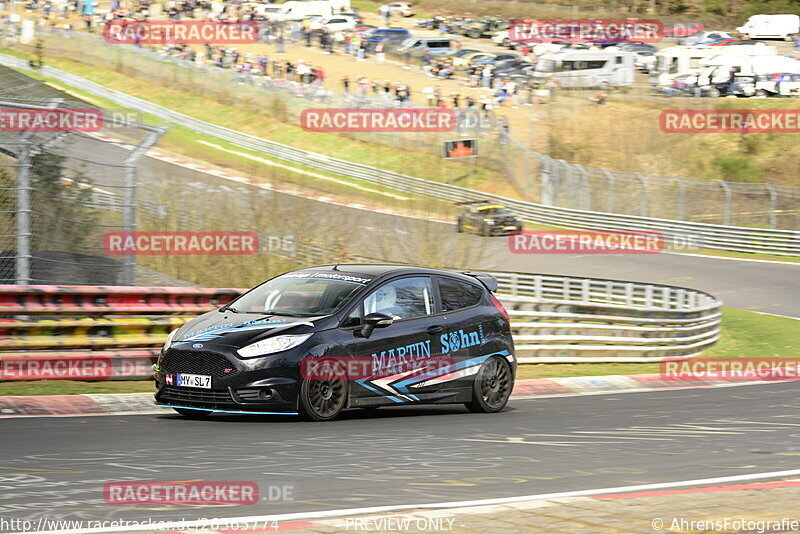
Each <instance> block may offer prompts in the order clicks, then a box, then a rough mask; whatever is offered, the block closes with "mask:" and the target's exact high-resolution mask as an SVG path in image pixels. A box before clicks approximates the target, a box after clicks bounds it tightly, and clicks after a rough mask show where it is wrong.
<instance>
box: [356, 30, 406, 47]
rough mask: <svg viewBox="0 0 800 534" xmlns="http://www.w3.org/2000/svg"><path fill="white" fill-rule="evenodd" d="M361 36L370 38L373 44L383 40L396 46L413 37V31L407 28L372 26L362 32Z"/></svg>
mask: <svg viewBox="0 0 800 534" xmlns="http://www.w3.org/2000/svg"><path fill="white" fill-rule="evenodd" d="M361 36H362V37H364V38H366V39H368V40H369V43H370V44H371V45H375V44H377V43H379V42H383V43H385V44H388V45H392V46H396V45H399V44H401V43H402V42H403V41H405V40H407V39H409V38H411V32H410V31H408V30H407V29H405V28H370V29H368V30H366V31H364V32H362V33H361Z"/></svg>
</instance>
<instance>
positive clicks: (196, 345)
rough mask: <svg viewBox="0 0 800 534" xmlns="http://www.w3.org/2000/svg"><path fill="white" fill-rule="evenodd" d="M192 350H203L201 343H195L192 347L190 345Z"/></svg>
mask: <svg viewBox="0 0 800 534" xmlns="http://www.w3.org/2000/svg"><path fill="white" fill-rule="evenodd" d="M192 348H193V349H202V348H203V344H202V343H195V344H194V345H192Z"/></svg>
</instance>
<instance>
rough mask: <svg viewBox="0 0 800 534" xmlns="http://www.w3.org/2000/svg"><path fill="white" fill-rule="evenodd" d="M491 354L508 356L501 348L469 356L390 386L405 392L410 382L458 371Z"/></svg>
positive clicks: (489, 356) (486, 358)
mask: <svg viewBox="0 0 800 534" xmlns="http://www.w3.org/2000/svg"><path fill="white" fill-rule="evenodd" d="M492 356H508V351H507V350H501V351H500V352H493V353H491V354H485V355H483V356H476V357H475V358H470V359H469V360H464V361H463V362H456V363H455V364H453V365H448V366H447V367H442V368H440V369H437V371H439V372H438V374H436V375H428V374H426V375H425V378H420V377H419V376H415V377H412V378H408V379H406V380H403V381H401V382H398V383H397V384H392V386H393V387H395V388H397V389H399V390H400V391H402V392H404V393H405V392H407V391H408V386H410V385H412V384H416V383H419V382H425V381H426V380H431V379H434V378H437V377H440V376H443V375H446V374H449V373H453V372H455V371H460V370H461V369H466V368H467V367H471V366H473V365H477V364H479V363H483V362H485V361H486V360H488V359H489V358H491V357H492Z"/></svg>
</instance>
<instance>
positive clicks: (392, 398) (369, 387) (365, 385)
mask: <svg viewBox="0 0 800 534" xmlns="http://www.w3.org/2000/svg"><path fill="white" fill-rule="evenodd" d="M356 383H357V384H361V385H362V386H364V387H365V388H367V389H368V390H370V391H372V392H373V393H377V394H378V395H380V396H381V397H386V398H387V399H391V400H393V401H394V402H397V403H399V404H403V403H404V402H406V401H404V400H403V399H398V398H397V397H395V396H393V395H387V394H386V393H385V392H383V391H380V390H378V389H375V388H374V387H372V386H369V385H367V384H366V379H365V378H364V379H361V380H356Z"/></svg>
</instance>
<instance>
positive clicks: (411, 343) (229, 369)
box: [154, 265, 516, 420]
mask: <svg viewBox="0 0 800 534" xmlns="http://www.w3.org/2000/svg"><path fill="white" fill-rule="evenodd" d="M496 289H497V281H496V280H495V279H494V277H492V276H490V275H486V274H479V273H456V272H449V271H442V270H436V269H426V268H417V267H407V266H389V265H347V266H345V265H337V266H325V267H314V268H309V269H303V270H299V271H294V272H289V273H285V274H282V275H280V276H277V277H275V278H273V279H271V280H268V281H267V282H264V283H263V284H261V285H259V286H257V287H255V288H254V289H251V290H250V291H248V292H247V293H245V294H243V295H241V296H240V297H238V298H236V299H235V300H233V301H232V302H230V303H229V304H227V305H225V306H223V307H222V308H220V309H218V310H214V311H211V312H208V313H206V314H204V315H201V316H200V317H197V318H196V319H193V320H192V321H190V322H188V323H186V324H185V325H184V326H182V327H181V328H179V329H178V330H175V331H173V332H172V333H171V334H170V336H169V338H168V340H167V342H166V344H165V345H164V348H163V350H162V352H161V355H160V356H159V359H158V363H157V364H156V365H155V366H154V370H155V378H156V388H157V392H156V395H155V398H156V404H157V405H159V406H163V407H170V408H174V409H175V410H176V411H177V412H178V413H180V414H183V415H186V416H189V417H205V416H207V415H209V414H211V413H212V412H215V411H217V412H228V413H231V412H232V413H266V414H292V415H296V414H300V415H302V416H304V417H305V418H307V419H312V420H329V419H334V418H336V417H337V416H338V415H339V414H340V413H341V412H342V411H344V410H346V409H348V408H375V407H378V406H394V405H409V404H426V403H436V404H452V403H463V404H465V405H466V406H467V408H469V409H470V410H471V411H474V412H498V411H500V410H502V409H503V408H504V407H505V405H506V403H507V402H508V398H509V396H510V395H511V390H512V388H513V386H514V377H515V374H516V359H515V356H514V345H513V341H512V339H511V330H510V327H509V322H508V314H507V312H506V310H505V309H504V308H503V306H502V305H501V304H500V302H499V301H498V300H497V299H496V298H495V296H494V295H493V294H492V293H493V292H494V291H496Z"/></svg>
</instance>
